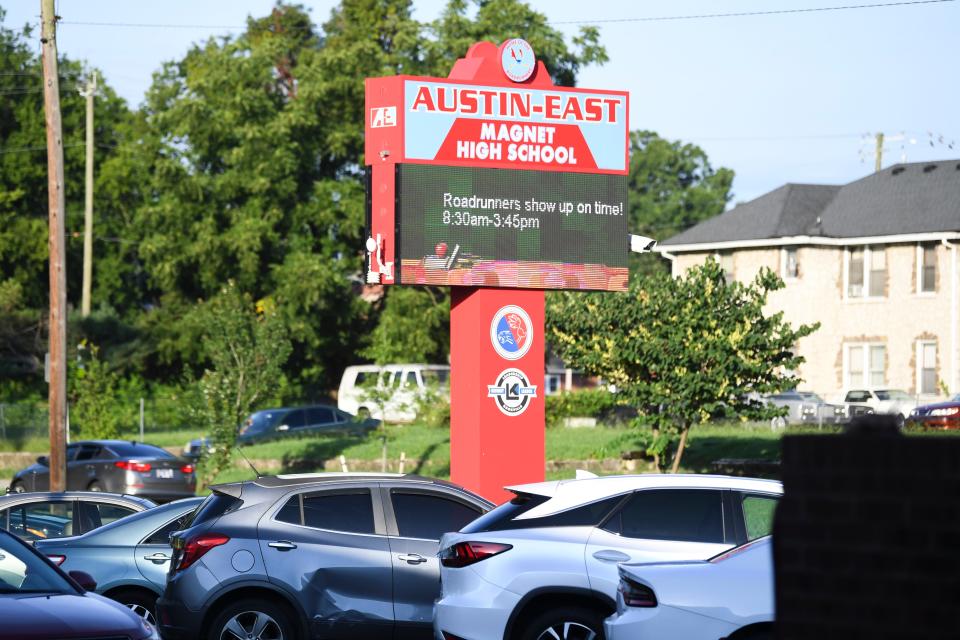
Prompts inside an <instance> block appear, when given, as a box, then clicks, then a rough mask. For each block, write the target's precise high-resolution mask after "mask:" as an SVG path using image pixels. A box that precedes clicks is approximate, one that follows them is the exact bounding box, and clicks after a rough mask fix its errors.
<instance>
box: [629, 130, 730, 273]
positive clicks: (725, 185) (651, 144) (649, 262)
mask: <svg viewBox="0 0 960 640" xmlns="http://www.w3.org/2000/svg"><path fill="white" fill-rule="evenodd" d="M628 179H629V187H628V189H629V193H628V198H629V204H628V215H629V225H630V231H631V232H632V233H637V234H640V235H644V236H649V237H651V238H658V239H660V240H665V239H667V238H669V237H670V236H673V235H676V234H677V233H679V232H681V231H683V230H684V229H687V228H689V227H692V226H693V225H695V224H697V223H698V222H702V221H703V220H706V219H707V218H712V217H714V216H717V215H719V214H721V213H723V210H724V208H725V207H726V205H727V203H728V202H729V201H730V198H731V193H730V188H731V186H732V185H733V171H732V170H730V169H723V168H721V169H714V168H713V167H712V166H711V165H710V161H709V159H708V158H707V154H706V153H705V152H704V151H703V149H701V148H700V147H698V146H696V145H694V144H689V143H682V142H678V141H670V140H664V139H663V138H661V137H660V136H658V135H657V134H656V133H654V132H652V131H633V132H631V133H630V174H629V178H628ZM631 260H632V265H631V266H632V267H633V271H634V273H636V272H640V273H649V272H650V271H664V270H665V263H664V262H663V260H662V259H661V258H660V257H659V256H640V255H632V257H631Z"/></svg>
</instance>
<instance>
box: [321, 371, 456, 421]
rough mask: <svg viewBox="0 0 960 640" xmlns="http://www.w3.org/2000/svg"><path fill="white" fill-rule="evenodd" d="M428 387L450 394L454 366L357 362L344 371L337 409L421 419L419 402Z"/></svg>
mask: <svg viewBox="0 0 960 640" xmlns="http://www.w3.org/2000/svg"><path fill="white" fill-rule="evenodd" d="M428 388H431V389H436V390H440V392H441V393H444V394H449V393H450V367H449V366H447V365H442V364H388V365H384V366H382V367H379V366H377V365H372V364H370V365H355V366H351V367H347V368H346V369H344V371H343V377H342V378H341V379H340V391H339V392H338V393H337V408H339V409H340V410H341V411H346V412H347V413H352V414H354V415H356V416H359V417H362V418H365V417H367V416H369V417H372V418H377V419H378V420H383V419H386V420H388V421H390V422H412V421H414V420H416V418H417V404H418V402H419V401H420V399H421V398H423V397H424V394H425V393H426V391H427V389H428ZM381 403H382V404H383V406H382V407H381V406H379V405H380V404H381ZM381 409H382V411H381ZM383 413H386V418H384V416H383V415H382V414H383Z"/></svg>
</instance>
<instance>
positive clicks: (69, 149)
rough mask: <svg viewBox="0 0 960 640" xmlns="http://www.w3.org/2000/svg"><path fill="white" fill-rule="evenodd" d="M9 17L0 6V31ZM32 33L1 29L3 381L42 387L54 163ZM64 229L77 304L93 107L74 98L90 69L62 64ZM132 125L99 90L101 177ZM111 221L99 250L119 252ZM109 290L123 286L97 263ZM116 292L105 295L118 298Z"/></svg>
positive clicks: (104, 225)
mask: <svg viewBox="0 0 960 640" xmlns="http://www.w3.org/2000/svg"><path fill="white" fill-rule="evenodd" d="M3 17H4V11H3V8H2V7H0V23H2V21H3ZM35 36H36V34H35V32H34V31H33V30H32V29H31V28H30V27H24V28H23V29H22V30H18V31H15V30H12V29H7V28H6V27H4V26H2V25H0V376H3V375H4V374H6V375H9V376H11V377H14V378H23V377H24V376H29V375H31V374H32V376H33V378H34V380H36V381H38V382H39V383H42V373H43V372H42V368H41V367H38V366H37V363H40V364H42V362H43V353H44V351H45V350H46V349H45V345H44V344H43V342H44V338H45V336H44V335H43V334H44V333H45V326H46V315H47V314H46V307H47V282H48V276H47V264H48V249H47V237H48V233H47V215H48V198H47V158H46V129H45V121H44V107H43V73H42V65H41V61H40V57H39V56H38V55H37V54H36V49H37V47H36V45H35V42H33V40H34V38H35ZM59 71H60V94H61V97H60V100H61V116H62V122H63V148H64V185H65V197H66V228H67V251H66V261H67V297H68V301H69V302H70V303H71V304H74V305H79V302H80V290H81V286H80V285H81V277H82V271H81V264H82V260H83V237H82V230H83V198H84V191H83V189H84V187H83V185H84V170H85V153H84V137H85V133H86V132H85V126H86V125H85V120H84V118H85V109H86V101H85V99H84V98H83V97H82V96H80V95H79V94H78V92H77V88H78V87H80V86H82V84H83V83H84V82H85V80H86V78H87V77H88V75H89V74H90V73H92V72H93V70H92V69H85V68H84V66H83V65H81V64H80V63H79V62H77V61H74V60H70V59H69V58H66V57H62V58H61V59H60V60H59ZM127 117H128V110H127V108H126V106H125V105H124V103H123V101H122V100H121V99H120V98H118V97H117V96H116V94H115V93H114V92H113V90H112V89H111V87H110V86H109V84H106V83H103V82H101V84H100V86H99V90H98V93H97V96H96V120H95V129H96V130H95V138H96V143H97V153H96V154H95V171H99V169H100V167H102V166H103V162H104V161H105V160H106V158H108V157H109V156H110V155H111V154H112V153H113V152H114V147H115V146H116V145H117V142H118V129H119V127H120V125H121V123H122V122H123V121H124V120H125V119H126V118H127ZM114 231H115V229H114V228H113V227H112V225H111V222H110V221H109V219H107V218H105V219H103V220H100V221H99V224H98V227H97V230H96V236H95V244H94V247H95V249H96V251H97V252H98V254H99V255H103V256H109V255H112V254H113V253H115V251H116V249H117V247H118V243H115V242H111V241H109V240H108V238H112V237H114V235H115V234H114ZM98 273H99V274H101V275H103V276H104V282H107V281H111V282H113V281H116V278H115V277H114V276H113V275H110V269H109V268H108V267H107V266H105V265H98ZM115 292H116V289H113V290H112V291H111V293H109V294H107V293H103V292H102V291H101V293H103V295H104V296H106V297H109V296H112V295H113V293H115Z"/></svg>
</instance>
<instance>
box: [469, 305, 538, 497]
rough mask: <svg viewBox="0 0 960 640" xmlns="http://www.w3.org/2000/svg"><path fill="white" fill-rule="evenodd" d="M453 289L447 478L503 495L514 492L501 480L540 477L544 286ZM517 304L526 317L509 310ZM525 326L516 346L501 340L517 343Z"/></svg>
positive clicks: (511, 481)
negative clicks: (517, 355)
mask: <svg viewBox="0 0 960 640" xmlns="http://www.w3.org/2000/svg"><path fill="white" fill-rule="evenodd" d="M451 295H452V302H451V309H450V369H451V371H450V479H451V480H452V481H453V482H455V483H457V484H459V485H462V486H464V487H467V488H469V489H470V490H472V491H476V492H477V493H479V494H480V495H482V496H484V497H485V498H487V499H489V500H493V501H497V502H498V501H502V500H504V499H506V498H507V497H509V494H507V493H506V492H505V491H504V490H503V487H504V486H509V485H511V484H522V483H525V482H537V481H540V480H543V474H544V467H545V451H544V425H545V422H544V400H543V396H544V379H543V378H544V340H543V314H544V293H543V291H538V290H534V289H481V288H477V287H454V288H453V289H452V290H451ZM512 307H516V308H517V309H519V310H521V311H523V312H525V313H526V315H527V316H528V318H525V317H522V316H521V314H520V313H515V314H514V318H508V316H509V315H510V312H511V311H513V309H511V308H512ZM504 309H506V311H502V310H504ZM498 312H499V313H498ZM498 316H499V317H498ZM511 319H513V320H514V322H513V324H514V329H513V331H511V332H510V335H509V336H508V335H505V334H503V333H502V331H504V330H505V329H503V328H502V327H503V326H506V327H508V329H506V330H509V327H510V324H511V322H510V320H511ZM527 322H529V324H527ZM518 329H519V331H518ZM521 332H522V335H523V337H522V342H520V344H519V345H515V346H516V350H514V351H508V350H507V349H505V348H504V347H505V346H507V347H509V346H510V345H509V344H508V345H501V343H500V342H499V341H500V340H504V341H507V342H509V341H510V340H512V341H513V342H514V343H516V342H518V341H519V340H520V338H519V337H515V336H516V335H517V334H518V333H521ZM495 344H496V345H500V349H499V352H498V349H497V347H496V346H495ZM520 351H524V355H522V356H521V357H519V358H515V359H507V358H505V357H503V355H501V354H507V355H508V356H510V357H513V356H514V355H515V354H516V353H518V352H520ZM524 382H526V384H524Z"/></svg>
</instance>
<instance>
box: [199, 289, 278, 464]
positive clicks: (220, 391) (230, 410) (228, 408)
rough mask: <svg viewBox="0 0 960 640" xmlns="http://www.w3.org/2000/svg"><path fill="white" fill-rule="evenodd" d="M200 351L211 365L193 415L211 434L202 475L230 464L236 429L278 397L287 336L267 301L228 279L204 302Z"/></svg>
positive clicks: (235, 440) (201, 381) (269, 301)
mask: <svg viewBox="0 0 960 640" xmlns="http://www.w3.org/2000/svg"><path fill="white" fill-rule="evenodd" d="M201 313H202V315H203V318H204V320H205V322H204V326H205V328H206V330H205V335H204V350H205V352H206V356H207V358H208V360H209V366H208V367H207V368H206V369H205V370H204V372H203V377H202V378H200V380H199V382H198V384H197V391H198V396H199V397H198V398H197V401H196V405H195V407H194V409H195V413H196V417H197V418H198V419H199V420H200V424H201V425H202V426H203V428H204V432H205V433H207V434H209V437H210V444H211V449H212V450H211V451H210V453H209V454H208V455H207V456H206V458H205V459H204V477H205V478H206V479H207V480H209V479H211V478H214V477H216V475H217V474H219V473H220V472H221V471H223V470H224V469H225V468H226V467H227V465H228V464H229V463H230V460H231V455H232V453H233V449H234V447H235V446H236V443H237V428H238V426H239V425H240V424H241V423H242V421H243V420H244V419H245V418H246V417H247V416H248V415H249V414H250V413H251V412H252V411H253V410H254V409H256V408H257V407H258V406H259V405H260V403H262V402H266V401H271V400H276V398H275V394H276V393H277V392H278V391H279V390H280V388H281V384H282V377H283V365H284V364H285V363H286V361H287V358H288V357H289V356H290V349H291V347H290V341H289V339H288V338H287V335H286V328H285V326H284V323H283V320H282V318H281V316H280V315H279V313H278V312H277V310H276V308H275V307H274V305H273V303H272V301H271V300H261V301H259V302H257V303H254V302H253V300H252V299H251V298H250V296H249V295H247V294H243V293H241V292H240V291H239V290H238V288H237V286H236V285H235V284H234V283H232V282H230V283H228V284H227V285H226V286H224V287H223V288H222V289H221V291H220V293H219V294H218V295H217V296H216V297H215V298H213V299H212V300H210V301H209V302H206V303H204V304H203V308H202V312H201Z"/></svg>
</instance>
